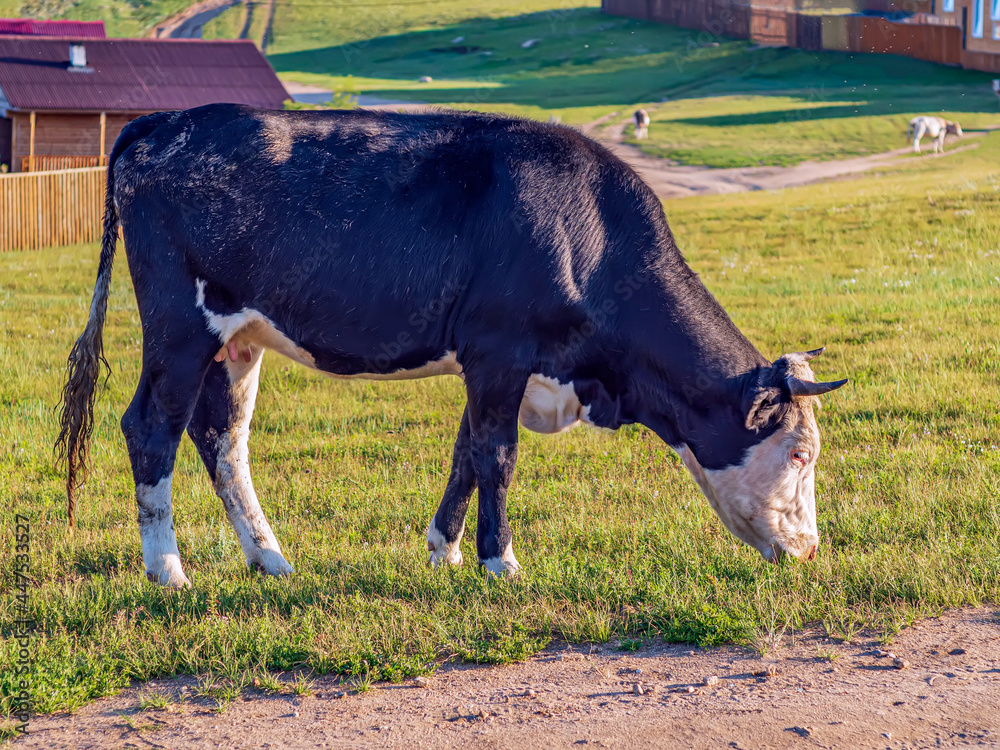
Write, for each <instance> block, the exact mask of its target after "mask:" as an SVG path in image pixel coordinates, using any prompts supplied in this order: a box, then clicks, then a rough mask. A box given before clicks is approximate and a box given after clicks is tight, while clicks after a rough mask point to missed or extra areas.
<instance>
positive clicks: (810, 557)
mask: <svg viewBox="0 0 1000 750" xmlns="http://www.w3.org/2000/svg"><path fill="white" fill-rule="evenodd" d="M818 549H819V545H818V544H814V545H813V546H812V549H810V550H809V554H808V555H806V559H807V560H809V562H812V561H813V560H815V559H816V551H817V550H818Z"/></svg>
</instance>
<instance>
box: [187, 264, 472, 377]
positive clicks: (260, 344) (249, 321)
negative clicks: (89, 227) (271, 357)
mask: <svg viewBox="0 0 1000 750" xmlns="http://www.w3.org/2000/svg"><path fill="white" fill-rule="evenodd" d="M195 285H196V287H197V289H196V292H195V304H196V305H197V307H198V309H200V310H201V311H202V313H203V314H204V316H205V321H206V323H207V324H208V328H209V330H210V331H211V332H212V333H214V334H215V335H217V336H218V337H219V343H220V344H222V345H226V344H228V343H230V342H233V343H235V344H236V346H237V349H238V351H240V352H243V351H245V350H247V349H253V348H257V349H270V350H271V351H275V352H278V354H282V355H284V356H286V357H288V358H289V359H291V360H293V361H295V362H298V363H299V364H300V365H305V366H306V367H309V368H311V369H313V370H316V369H318V368H317V367H316V360H315V359H313V356H312V355H311V354H310V353H309V352H307V351H306V350H305V349H303V348H302V347H301V346H299V345H298V344H296V343H295V342H294V341H292V340H291V339H290V338H288V337H287V336H285V334H283V333H282V332H281V331H279V330H278V329H277V328H276V327H275V325H274V323H272V322H271V321H270V320H269V319H268V318H267V317H266V316H265V315H263V314H261V313H260V312H258V311H257V310H253V309H251V308H247V307H245V308H243V309H242V310H240V311H239V312H238V313H233V314H232V315H219V314H217V313H214V312H212V311H211V310H209V309H208V308H207V307H206V306H205V282H204V280H203V279H196V280H195ZM321 372H323V374H324V375H328V376H330V377H332V378H337V379H342V380H416V379H418V378H429V377H433V376H435V375H458V376H459V377H462V365H461V364H459V362H458V359H457V357H456V354H455V352H445V354H444V356H442V357H441V358H440V359H437V360H434V361H432V362H428V363H427V364H424V365H421V366H420V367H417V368H415V369H412V370H396V371H395V372H389V373H357V374H355V375H338V374H336V373H331V372H325V371H321Z"/></svg>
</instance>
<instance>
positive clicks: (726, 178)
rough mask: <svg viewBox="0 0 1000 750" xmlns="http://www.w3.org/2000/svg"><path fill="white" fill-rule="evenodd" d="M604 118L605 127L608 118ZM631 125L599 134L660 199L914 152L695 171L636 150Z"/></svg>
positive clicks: (952, 148)
mask: <svg viewBox="0 0 1000 750" xmlns="http://www.w3.org/2000/svg"><path fill="white" fill-rule="evenodd" d="M603 119H604V120H605V122H606V118H603ZM602 124H604V123H602V122H601V121H596V122H595V123H591V124H590V125H589V126H586V127H585V128H584V130H585V132H591V131H593V130H596V127H595V126H599V125H602ZM628 126H629V123H628V122H626V123H618V124H614V125H612V126H610V127H604V128H603V129H601V130H599V131H598V132H596V133H594V135H595V137H597V138H598V140H600V141H602V142H603V143H604V144H605V145H606V146H608V148H610V149H611V150H612V151H613V152H614V153H615V154H616V155H617V156H618V157H619V158H621V159H623V160H624V161H626V162H627V163H628V164H630V165H631V166H632V168H633V169H635V170H636V171H637V172H638V173H639V175H640V176H641V177H642V178H643V180H645V181H646V183H648V184H649V186H650V187H652V188H653V190H654V191H656V194H657V195H658V196H660V197H661V198H683V197H686V196H689V195H717V194H720V193H744V192H748V191H753V190H781V189H783V188H792V187H800V186H802V185H811V184H813V183H816V182H822V181H824V180H832V179H836V178H840V177H847V176H850V175H856V174H860V173H862V172H868V171H870V170H872V169H877V168H879V167H886V166H889V165H892V164H897V163H903V159H902V158H901V157H903V156H905V155H906V154H908V153H910V148H909V147H905V148H898V149H896V150H894V151H887V152H886V153H882V154H873V155H871V156H859V157H855V158H852V159H836V160H833V161H822V162H817V161H806V162H802V163H801V164H797V165H795V166H794V167H739V168H733V169H713V168H711V167H690V166H683V165H680V164H676V163H673V162H671V161H669V160H667V159H658V158H656V157H653V156H649V155H648V154H645V153H643V152H642V151H641V150H640V149H638V148H636V147H635V146H633V145H631V144H628V143H625V142H624V140H625V129H626V128H627V127H628ZM588 128H589V129H590V130H588ZM981 135H983V134H982V133H970V134H968V135H967V137H976V136H981ZM978 145H979V144H978V143H965V144H962V145H955V144H954V143H951V142H949V144H948V150H947V151H945V152H944V153H941V154H933V153H925V154H924V156H923V158H927V159H939V158H946V157H948V156H950V155H951V154H955V153H959V152H961V151H967V150H968V149H971V148H977V147H978Z"/></svg>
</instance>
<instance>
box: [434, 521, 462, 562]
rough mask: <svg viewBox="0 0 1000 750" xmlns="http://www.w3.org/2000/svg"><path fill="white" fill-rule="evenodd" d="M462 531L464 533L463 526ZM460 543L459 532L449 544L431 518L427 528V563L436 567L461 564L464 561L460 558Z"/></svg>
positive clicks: (460, 535) (460, 536)
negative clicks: (428, 552)
mask: <svg viewBox="0 0 1000 750" xmlns="http://www.w3.org/2000/svg"><path fill="white" fill-rule="evenodd" d="M462 533H463V534H464V533H465V529H464V528H463V529H462ZM461 543H462V534H459V535H458V539H456V540H455V541H454V542H451V543H450V544H449V542H448V540H447V539H445V536H444V534H442V533H441V532H440V531H438V529H437V527H436V526H435V525H434V521H433V520H432V521H431V525H430V527H429V528H428V529H427V549H428V550H430V553H431V556H430V559H429V560H428V563H429V564H430V565H431V567H434V568H438V567H440V566H441V565H461V564H462V563H463V562H465V560H464V559H463V558H462V550H461V548H460V545H461Z"/></svg>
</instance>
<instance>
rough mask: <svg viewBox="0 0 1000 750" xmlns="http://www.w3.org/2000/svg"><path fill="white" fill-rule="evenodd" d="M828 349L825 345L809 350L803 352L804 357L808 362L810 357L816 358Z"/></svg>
mask: <svg viewBox="0 0 1000 750" xmlns="http://www.w3.org/2000/svg"><path fill="white" fill-rule="evenodd" d="M825 351H826V347H825V346H821V347H820V348H819V349H812V350H811V351H808V352H802V358H803V359H804V360H806V362H808V361H809V360H810V359H816V357H818V356H819V355H820V354H822V353H823V352H825Z"/></svg>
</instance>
